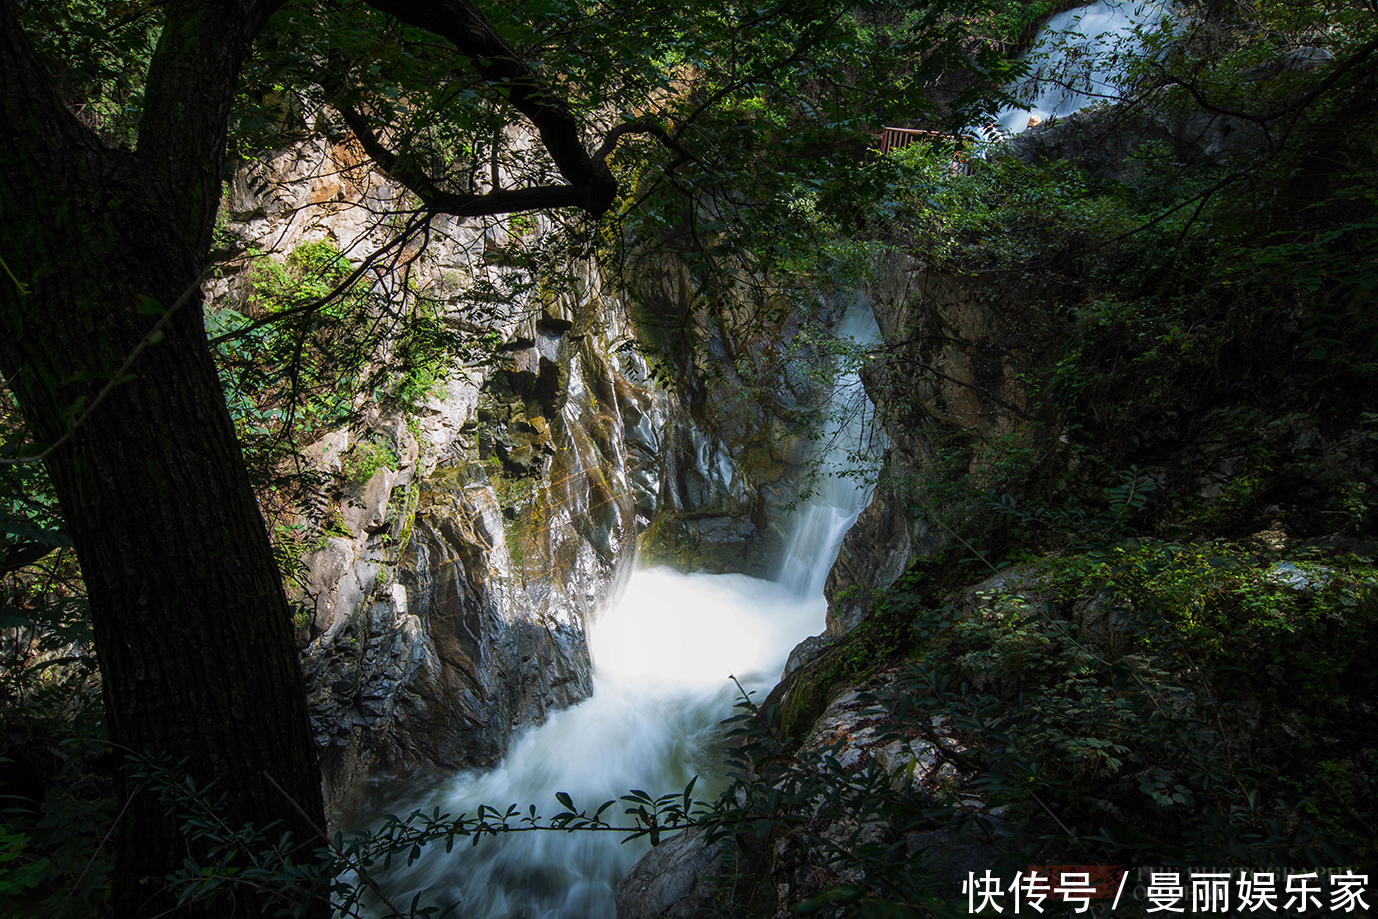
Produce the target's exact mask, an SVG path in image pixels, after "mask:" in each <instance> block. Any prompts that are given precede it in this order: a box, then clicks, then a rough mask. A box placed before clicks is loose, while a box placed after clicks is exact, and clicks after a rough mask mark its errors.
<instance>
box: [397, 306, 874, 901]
mask: <svg viewBox="0 0 1378 919" xmlns="http://www.w3.org/2000/svg"><path fill="white" fill-rule="evenodd" d="M838 336H839V338H842V339H848V338H850V339H852V340H854V341H856V342H858V343H860V344H866V343H870V342H874V341H875V340H876V339H878V337H879V332H878V330H877V328H876V323H875V318H874V317H873V316H872V314H871V310H870V308H869V306H867V305H865V304H864V303H863V304H858V305H854V306H853V307H852V308H851V309H849V310H848V312H847V314H846V316H845V317H844V318H843V320H842V321H841V322H840V323H839V328H838ZM854 364H855V362H854V361H853V362H852V366H846V365H845V361H844V362H842V363H840V364H839V367H838V373H837V380H836V383H835V385H834V398H833V400H832V410H831V411H830V412H829V413H828V414H829V418H830V420H829V422H828V424H827V425H826V426H825V430H824V432H823V437H822V438H821V440H820V441H819V447H820V448H821V454H822V455H821V457H820V460H819V465H820V469H819V479H820V481H819V483H818V485H817V487H816V488H815V489H814V494H813V496H812V497H811V498H810V499H809V500H808V501H807V502H806V503H805V504H804V505H803V506H802V507H800V508H799V510H798V511H797V512H796V519H795V522H794V527H793V529H794V536H793V538H792V539H791V540H790V541H789V542H788V547H789V548H788V550H787V552H786V557H785V559H784V560H783V563H782V565H781V569H780V575H779V578H778V579H777V580H774V581H767V580H762V579H758V578H752V577H747V576H746V575H741V574H727V575H710V574H703V573H699V574H680V573H677V572H673V571H670V570H667V569H663V568H656V569H648V570H640V571H637V572H635V573H633V575H632V576H631V578H630V580H629V583H628V585H627V587H626V589H625V591H624V592H623V594H622V596H621V597H620V598H619V600H618V601H617V602H616V603H615V604H614V605H612V606H611V607H610V608H609V609H607V610H605V611H604V612H603V613H602V614H601V615H600V617H599V619H598V621H597V622H596V623H595V624H594V626H593V628H592V629H591V631H590V638H589V645H590V650H591V652H592V658H593V665H594V679H593V684H594V688H593V695H592V696H591V697H590V698H589V699H587V700H586V701H584V702H582V703H580V704H579V705H576V706H574V707H572V708H570V709H567V710H565V711H562V712H558V713H556V714H555V715H553V716H552V717H550V718H549V719H548V720H547V721H546V722H545V723H544V724H541V725H539V726H535V727H532V728H529V729H527V730H525V731H524V732H522V733H521V734H520V735H519V736H518V737H517V738H516V739H515V740H514V742H513V744H512V746H511V748H510V750H509V751H508V754H507V756H506V757H505V758H504V760H503V761H502V762H501V763H500V764H499V765H498V766H497V767H496V768H494V769H493V770H491V771H488V772H470V773H464V774H461V775H457V776H454V777H452V778H450V779H447V780H445V781H444V783H443V784H441V785H440V786H438V787H436V788H434V789H432V790H431V791H430V793H429V794H428V795H427V796H426V797H425V798H424V799H422V800H416V799H415V793H414V792H413V793H412V795H413V796H412V797H410V798H404V797H403V796H401V795H395V796H394V803H396V804H398V805H401V806H399V807H393V808H391V810H392V811H393V812H395V813H408V812H410V811H411V810H413V809H420V810H424V811H426V812H428V813H429V812H430V811H432V810H433V809H434V808H436V807H439V808H440V809H441V810H442V811H447V812H449V813H450V814H452V815H454V816H458V815H459V814H462V813H468V814H473V813H474V812H475V811H476V809H477V807H478V805H480V804H488V805H490V806H493V807H497V808H499V809H502V810H505V809H506V808H507V806H508V805H509V804H513V803H515V804H516V805H517V806H518V808H519V810H521V812H522V813H523V814H525V813H526V808H527V807H528V805H529V804H532V803H534V804H536V806H537V811H538V813H541V814H543V815H546V816H549V815H551V814H554V813H557V812H558V811H559V810H561V809H562V808H561V807H560V806H559V805H558V804H557V803H556V801H555V793H556V792H558V791H563V792H567V793H568V794H569V795H570V796H571V797H572V798H573V799H574V802H575V805H576V806H577V807H579V808H581V809H584V810H587V811H589V812H592V811H593V810H594V809H596V808H597V807H598V806H599V805H600V804H602V803H603V802H604V801H608V800H615V799H617V798H618V797H620V796H621V795H624V794H627V793H628V792H629V791H630V790H632V789H644V790H646V791H647V792H649V793H650V794H651V795H652V796H659V795H662V794H666V793H670V792H677V791H681V790H683V788H684V787H685V785H686V784H687V783H688V782H689V780H690V779H691V778H692V777H693V776H695V775H697V776H699V782H698V785H697V787H696V789H695V793H696V794H697V795H699V796H704V795H709V796H711V795H714V794H717V793H718V791H719V790H720V789H721V788H723V787H725V782H726V779H725V777H724V776H723V775H722V762H721V761H722V733H721V730H722V729H721V727H720V722H721V721H722V720H723V719H724V718H726V717H728V716H729V715H730V714H731V713H732V706H733V703H734V702H735V701H736V698H737V690H736V687H735V685H734V684H733V683H732V682H730V681H729V679H728V678H729V677H730V676H735V677H736V678H737V679H738V680H739V681H740V682H741V684H742V686H743V687H744V688H746V689H747V690H748V691H750V692H753V693H755V694H756V698H757V699H758V700H759V699H760V698H761V697H763V696H764V694H765V693H766V692H768V691H769V689H770V688H771V687H772V686H773V685H774V683H775V682H776V680H778V679H779V676H780V673H781V671H782V670H783V668H784V664H785V660H786V657H787V656H788V654H789V652H790V651H791V650H792V649H793V648H794V646H795V645H796V644H798V643H799V642H800V641H802V640H803V639H804V638H806V637H808V636H809V635H812V634H815V633H817V632H820V631H822V629H823V626H824V619H825V616H826V612H827V603H826V601H825V600H824V599H823V595H822V585H823V578H824V577H826V575H827V571H828V569H829V568H831V567H832V564H833V561H834V560H835V559H836V557H837V550H838V546H839V544H840V541H841V538H842V534H843V533H845V532H846V530H847V528H848V527H850V526H851V525H852V523H853V522H855V520H856V517H857V515H858V514H859V513H860V511H861V510H862V508H863V507H864V506H865V504H866V502H868V501H869V499H870V488H869V485H867V484H866V483H865V482H863V481H861V480H859V479H858V478H856V477H855V476H851V477H848V476H846V475H839V473H844V472H847V471H848V470H849V468H851V467H853V466H854V460H855V458H856V456H857V454H865V453H866V452H867V450H868V448H870V447H873V446H875V444H876V436H875V435H873V434H872V432H871V429H872V426H873V416H874V409H872V408H871V406H870V403H869V401H867V400H866V398H865V395H864V394H863V393H862V391H861V386H860V381H859V378H858V375H857V371H856V369H855V366H854ZM621 813H622V806H621V805H617V806H614V807H613V808H611V809H610V810H609V812H608V813H607V814H605V817H611V818H613V819H614V821H615V820H616V818H617V817H618V816H620V815H621ZM620 839H621V836H620V834H615V833H572V834H570V833H555V832H527V833H512V834H507V835H504V836H502V837H499V838H496V839H484V840H483V841H481V842H480V843H479V844H478V845H477V846H473V847H471V846H468V845H462V846H456V847H455V850H454V851H453V852H451V853H446V852H445V851H444V847H443V846H440V845H433V846H431V847H429V848H427V849H424V850H423V851H422V854H421V857H420V858H419V859H417V860H416V861H415V862H414V863H413V864H411V865H410V866H407V867H399V868H395V869H394V870H393V871H392V872H390V873H389V875H388V876H387V878H386V879H385V884H384V886H385V888H386V889H387V891H388V894H389V897H390V898H391V899H392V900H393V902H395V903H398V904H399V905H402V904H407V903H410V902H411V900H412V897H413V896H415V895H417V894H420V896H421V902H422V903H423V904H434V905H438V906H441V907H445V906H449V905H451V904H454V903H458V904H459V907H458V910H457V912H456V915H461V916H464V917H466V919H519V917H520V919H613V917H614V916H615V915H616V906H615V903H614V896H613V895H614V888H615V887H616V885H617V882H618V881H619V880H620V879H621V878H622V876H623V875H625V874H626V873H627V871H628V870H629V869H630V868H631V866H632V864H633V863H634V862H635V861H636V860H637V859H638V858H640V857H641V855H642V854H644V852H645V851H646V850H647V848H648V847H649V846H648V843H646V842H645V841H637V842H634V843H628V844H625V845H623V844H621V843H620Z"/></svg>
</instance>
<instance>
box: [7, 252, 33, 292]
mask: <svg viewBox="0 0 1378 919" xmlns="http://www.w3.org/2000/svg"><path fill="white" fill-rule="evenodd" d="M0 268H3V269H5V274H7V275H9V276H10V280H11V281H13V282H14V286H15V287H17V288H19V296H21V297H27V296H28V295H29V288H28V287H26V286H25V284H24V282H23V281H21V280H19V279H18V278H16V277H15V276H14V272H13V271H10V266H9V265H7V264H5V260H4V259H3V258H0Z"/></svg>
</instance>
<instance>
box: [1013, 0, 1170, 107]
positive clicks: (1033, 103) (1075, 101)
mask: <svg viewBox="0 0 1378 919" xmlns="http://www.w3.org/2000/svg"><path fill="white" fill-rule="evenodd" d="M1165 9H1166V5H1165V4H1164V3H1162V2H1159V0H1149V2H1134V0H1096V2H1095V3H1092V4H1089V5H1087V6H1082V7H1077V8H1076V9H1073V10H1067V11H1066V12H1062V13H1058V14H1057V15H1055V16H1052V17H1050V18H1049V19H1048V21H1047V23H1046V24H1045V25H1044V26H1043V29H1042V30H1041V31H1040V32H1039V33H1038V38H1037V40H1036V41H1035V42H1034V46H1033V48H1032V49H1031V50H1030V51H1029V53H1028V54H1027V55H1025V59H1026V60H1028V61H1030V62H1031V64H1032V65H1033V66H1032V68H1031V70H1030V72H1029V76H1028V77H1027V78H1026V79H1025V80H1024V81H1023V83H1022V84H1020V85H1018V86H1015V87H1012V88H1011V91H1012V93H1013V94H1014V95H1015V96H1017V97H1019V98H1020V99H1021V101H1023V102H1024V104H1023V105H1021V106H1016V107H1010V108H1006V109H1004V110H1002V111H1001V112H1000V113H999V114H997V115H996V116H995V123H996V124H997V125H998V126H999V128H1000V130H1001V131H1002V132H1004V133H1005V134H1018V133H1019V132H1021V131H1023V130H1024V129H1025V128H1027V127H1028V126H1029V123H1030V121H1031V120H1032V119H1038V121H1046V120H1047V119H1049V118H1059V117H1064V116H1067V115H1070V114H1072V113H1073V112H1075V111H1078V110H1079V109H1082V108H1085V107H1086V106H1088V105H1090V104H1091V103H1093V102H1097V101H1099V100H1102V99H1114V98H1117V97H1118V93H1117V91H1116V86H1115V79H1116V77H1117V76H1118V75H1119V74H1120V73H1121V72H1122V70H1123V67H1122V62H1121V61H1120V59H1119V58H1120V57H1121V55H1123V54H1124V53H1126V52H1130V51H1138V50H1139V49H1140V48H1141V46H1142V43H1141V41H1140V40H1139V38H1138V35H1137V30H1139V29H1141V28H1144V27H1146V26H1147V25H1149V24H1150V23H1152V22H1153V21H1154V20H1155V19H1157V18H1159V17H1161V16H1162V14H1163V12H1164V11H1165Z"/></svg>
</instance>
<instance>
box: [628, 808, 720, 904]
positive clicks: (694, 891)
mask: <svg viewBox="0 0 1378 919" xmlns="http://www.w3.org/2000/svg"><path fill="white" fill-rule="evenodd" d="M721 854H722V843H721V842H716V843H713V844H712V845H708V844H707V843H705V842H704V838H703V831H702V830H688V831H686V832H683V833H678V834H676V835H674V836H670V837H668V838H667V839H665V840H663V841H662V842H661V843H660V845H658V846H656V847H655V848H654V849H652V850H651V851H650V852H647V853H646V854H645V855H644V856H642V857H641V859H640V860H639V861H638V862H637V863H636V864H635V865H633V866H632V870H631V871H629V872H627V876H626V877H624V878H623V879H622V880H621V881H619V882H618V884H617V919H689V917H696V916H700V915H707V914H708V912H709V907H710V906H712V902H713V891H714V889H715V884H714V883H713V880H712V878H713V875H714V874H715V873H716V871H717V868H718V859H719V857H720V856H721Z"/></svg>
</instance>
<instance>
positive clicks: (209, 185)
mask: <svg viewBox="0 0 1378 919" xmlns="http://www.w3.org/2000/svg"><path fill="white" fill-rule="evenodd" d="M267 12H268V8H267V5H266V4H263V3H258V4H245V5H244V6H242V7H241V6H238V5H237V4H231V3H219V4H216V3H187V2H183V3H174V4H172V5H171V7H170V9H169V11H168V28H167V29H166V30H165V32H164V34H163V36H162V40H161V42H162V43H161V45H160V49H159V56H158V58H157V59H156V60H155V62H154V64H153V67H152V69H151V71H150V74H149V86H148V99H149V105H148V108H147V110H146V111H145V114H144V119H143V122H142V126H141V133H140V143H139V146H138V150H137V151H136V152H134V153H129V152H127V151H116V150H109V149H106V148H105V147H103V146H102V145H101V144H100V143H99V141H98V140H97V139H96V138H95V137H94V136H93V135H92V134H91V133H90V132H89V131H87V130H86V129H85V128H84V127H83V126H81V125H80V124H79V123H78V122H77V121H76V120H75V119H74V118H73V117H71V115H70V114H69V113H68V112H67V111H66V109H65V108H64V107H63V106H62V104H61V103H60V101H59V100H58V98H57V96H56V95H55V94H54V92H53V90H52V88H51V86H50V85H49V83H48V81H47V79H46V75H45V73H44V70H43V67H42V65H41V64H40V62H39V61H38V60H37V58H36V57H35V55H34V53H33V51H32V49H31V47H30V46H29V44H28V42H27V40H26V39H25V37H24V35H23V34H22V32H21V30H20V27H19V24H18V22H17V20H16V17H15V15H14V11H13V9H12V8H11V6H10V4H9V2H8V0H3V2H0V163H3V164H4V179H3V182H0V257H2V258H4V260H5V263H6V265H7V266H8V268H9V270H10V271H11V272H12V273H13V275H14V277H15V278H16V279H17V280H18V282H19V283H20V284H23V285H24V286H25V287H26V288H27V292H23V291H21V290H20V288H19V286H18V285H17V284H16V283H14V282H13V281H12V280H11V279H10V278H9V277H8V276H4V280H3V283H2V284H0V368H2V369H3V372H4V374H5V379H6V380H7V382H8V385H9V388H10V389H11V391H12V392H13V393H14V395H15V397H16V399H17V400H18V402H19V404H20V406H21V409H22V411H23V413H24V417H25V419H26V420H27V422H28V424H29V426H30V430H31V432H32V433H33V435H34V436H35V438H37V439H38V440H40V441H44V442H48V443H53V442H56V441H57V440H58V439H59V438H60V437H62V436H63V434H64V433H65V431H66V426H67V423H68V422H70V420H71V419H72V417H73V412H72V409H73V407H78V408H79V407H80V405H81V402H80V401H79V400H83V399H84V400H86V401H88V402H89V401H90V400H91V399H92V398H94V396H95V394H96V392H97V391H98V390H99V389H100V388H101V387H102V386H103V385H104V384H105V383H106V382H107V381H108V380H110V379H111V377H112V376H113V374H114V373H115V371H116V369H117V368H119V367H120V366H121V364H122V363H123V362H124V361H125V359H126V357H127V356H128V355H129V354H131V353H132V352H133V351H134V349H135V348H136V347H137V346H138V345H139V343H140V341H141V340H142V339H144V337H145V336H146V335H147V334H148V333H149V331H150V329H151V327H152V326H153V324H154V323H155V322H156V321H157V320H158V318H159V317H158V315H156V313H154V311H153V310H152V309H151V304H152V303H154V302H156V303H157V304H161V306H162V307H169V306H172V305H173V304H174V303H176V302H177V301H178V300H179V298H181V299H182V300H183V302H184V304H185V305H184V306H182V307H181V308H180V309H179V310H178V311H177V312H176V314H175V315H174V316H173V317H172V318H171V319H170V320H169V321H168V322H166V323H165V325H164V327H163V329H162V332H163V337H162V340H161V341H158V342H156V343H154V344H152V345H150V346H149V347H147V349H146V350H145V351H144V352H143V353H142V354H141V355H140V357H139V358H138V360H137V362H136V363H135V364H134V366H133V367H132V368H131V372H132V374H133V375H134V378H133V379H131V380H129V381H128V382H125V383H121V384H119V385H117V386H115V387H114V388H113V390H112V391H111V392H110V394H109V396H108V398H107V399H106V400H105V401H104V402H103V403H102V404H101V406H100V407H99V409H98V410H97V411H94V412H92V413H91V415H90V417H89V418H87V419H86V420H84V422H83V423H82V424H81V425H80V427H79V428H78V429H77V430H76V432H75V434H74V435H73V436H72V437H71V438H70V439H68V440H67V441H66V442H64V443H63V444H62V445H61V446H60V447H58V448H57V449H56V450H55V451H53V452H52V454H51V455H50V456H49V457H48V458H47V460H46V464H47V467H48V471H49V473H50V475H51V478H52V481H53V485H54V488H55V490H56V492H57V495H58V499H59V502H60V505H61V508H62V512H63V517H64V519H65V521H66V526H67V529H68V532H69V533H70V535H71V538H72V540H73V543H74V544H75V546H76V550H77V554H78V557H79V559H80V561H81V569H82V575H83V577H84V579H85V582H86V586H87V589H88V592H89V596H90V604H91V616H92V620H93V626H94V630H95V636H96V644H97V654H98V659H99V662H100V667H101V674H102V683H103V688H104V694H105V701H106V710H107V713H108V716H109V719H110V733H111V738H112V741H113V742H114V744H115V745H116V751H117V753H129V754H137V755H140V756H147V757H161V758H166V759H167V760H168V761H169V762H170V763H172V764H176V763H183V765H181V766H180V767H179V768H180V769H181V770H183V771H185V772H186V773H187V774H189V775H190V776H191V778H192V779H193V780H195V781H196V782H198V783H199V784H201V785H204V784H206V783H209V782H212V781H214V783H215V788H214V791H215V792H216V793H223V794H224V795H225V805H224V806H223V808H222V809H220V810H219V813H220V816H221V817H222V818H223V820H224V822H225V824H226V826H228V827H233V828H237V827H240V826H242V825H244V824H246V823H249V822H252V823H253V824H254V825H255V826H257V827H267V826H268V825H269V824H271V823H274V822H277V823H278V824H279V825H278V826H277V827H276V829H275V830H274V831H273V832H272V834H271V836H270V837H269V838H270V839H272V840H273V841H276V839H277V837H278V835H279V834H280V833H281V832H282V831H283V830H291V831H292V832H293V834H294V838H295V839H296V840H298V841H299V842H300V843H301V844H302V845H304V846H305V847H306V852H307V853H309V852H310V851H311V849H312V848H314V847H315V846H316V845H319V844H320V842H321V840H319V838H318V833H317V830H316V827H320V826H323V825H324V818H323V814H322V807H321V796H320V787H319V777H318V773H317V769H316V764H315V752H314V749H313V747H312V743H311V738H310V733H309V729H308V724H307V715H306V703H305V696H304V693H303V691H302V685H301V677H300V673H299V671H298V667H297V660H296V651H295V646H294V642H293V637H292V631H291V628H292V627H291V614H290V611H289V608H288V605H287V602H286V599H285V597H284V594H283V590H282V584H281V579H280V577H279V576H278V572H277V568H276V564H275V562H274V560H273V556H272V552H271V548H270V545H269V542H268V539H267V535H266V533H265V531H264V527H263V522H262V519H261V518H260V515H259V513H258V509H257V504H256V500H255V497H254V494H253V492H252V490H251V488H250V485H249V479H248V475H247V473H246V471H245V467H244V463H243V459H242V456H241V453H240V450H239V446H238V444H237V442H236V439H235V432H234V427H233V424H232V422H231V420H230V417H229V414H228V412H227V410H226V408H225V404H224V399H223V396H222V395H221V390H220V382H219V379H218V376H217V373H216V369H215V366H214V364H213V363H212V360H211V352H210V350H209V348H208V347H207V343H206V334H205V331H204V328H203V326H202V316H201V308H200V295H199V292H197V291H196V283H197V277H198V274H199V273H200V271H201V270H202V265H203V261H204V259H205V256H206V252H207V250H208V248H209V242H210V233H211V228H212V226H213V222H214V219H215V212H216V206H217V204H218V200H219V194H220V168H221V164H222V162H223V157H224V145H225V132H226V127H225V125H226V119H227V115H228V112H229V105H230V100H231V94H232V92H233V90H234V86H235V79H236V74H237V72H238V68H239V67H240V65H241V63H242V61H243V58H244V56H245V55H246V54H247V52H248V49H249V46H250V42H251V41H252V36H253V34H254V32H255V31H256V30H257V29H258V28H259V27H260V26H261V23H262V21H263V18H264V17H265V16H266V15H267ZM178 100H183V102H184V104H179V102H178ZM188 291H191V293H190V295H189V296H187V297H183V294H184V293H186V292H188ZM270 776H271V777H272V779H273V780H275V781H276V782H277V783H279V784H280V785H281V786H282V788H283V789H285V790H286V791H287V793H288V794H290V795H291V796H292V798H293V799H294V800H295V805H294V804H293V803H292V802H289V801H288V800H286V799H285V797H284V795H283V794H282V793H281V792H279V791H278V790H277V789H276V788H275V787H274V786H273V784H272V783H271V782H270V781H269V778H268V777H270ZM136 785H137V783H134V782H132V781H125V783H124V790H125V792H126V793H133V792H136V791H137V787H136ZM298 808H300V810H299V809H298ZM119 830H120V832H121V834H122V835H121V837H120V839H119V841H118V847H117V852H118V855H117V870H116V879H115V883H114V888H113V891H112V903H111V905H112V907H113V911H114V915H116V916H121V917H123V916H145V915H147V916H151V915H155V914H159V913H162V912H163V911H164V910H167V909H169V908H171V907H172V906H173V905H174V903H175V900H174V898H173V897H172V895H171V894H169V893H166V892H164V891H162V889H161V888H162V885H161V884H160V883H159V882H158V880H156V879H160V878H162V877H164V876H166V875H167V874H169V873H171V872H173V871H174V870H176V869H177V868H178V867H179V866H180V865H181V863H182V859H183V858H184V857H186V856H187V855H188V854H190V853H192V852H194V851H195V848H196V847H195V846H194V845H190V844H189V843H188V841H187V840H186V838H185V837H184V836H183V834H182V833H181V832H180V831H179V829H178V827H177V826H176V823H175V821H172V820H170V819H169V817H168V815H167V813H166V811H165V808H164V806H163V805H162V804H161V803H160V802H159V800H158V795H157V794H156V793H154V792H151V791H147V790H145V791H142V792H138V793H135V794H134V796H133V799H132V801H131V803H130V806H129V807H128V809H127V810H126V811H125V815H124V819H123V823H122V826H121V827H120V828H119ZM149 879H155V880H149ZM251 900H252V898H251V897H247V896H244V895H240V896H238V897H237V898H235V899H226V900H223V901H221V902H219V903H216V904H214V905H213V906H212V907H211V909H210V914H212V915H214V914H219V915H247V914H253V915H257V912H258V911H257V907H256V906H255V905H254V904H253V903H252V902H251ZM194 912H195V913H196V914H197V915H206V914H207V910H206V908H204V907H199V906H198V907H196V908H195V910H194ZM319 912H320V911H318V913H319Z"/></svg>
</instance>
